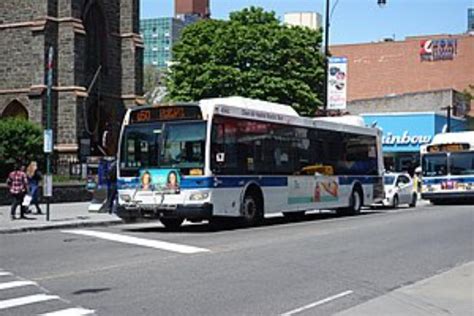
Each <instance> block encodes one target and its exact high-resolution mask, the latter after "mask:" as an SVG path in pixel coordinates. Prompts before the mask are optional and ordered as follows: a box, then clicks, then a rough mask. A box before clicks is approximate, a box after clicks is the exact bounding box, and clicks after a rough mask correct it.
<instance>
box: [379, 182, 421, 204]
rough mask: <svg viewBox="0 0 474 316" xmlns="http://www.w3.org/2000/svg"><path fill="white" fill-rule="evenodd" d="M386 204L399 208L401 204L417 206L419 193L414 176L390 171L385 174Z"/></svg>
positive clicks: (384, 201)
mask: <svg viewBox="0 0 474 316" xmlns="http://www.w3.org/2000/svg"><path fill="white" fill-rule="evenodd" d="M384 187H385V199H384V200H383V201H382V203H383V205H384V206H389V207H392V208H397V207H398V206H399V205H400V204H408V206H410V207H415V206H416V201H417V199H418V195H417V193H416V190H415V186H414V183H413V180H412V178H411V177H410V175H409V174H407V173H388V174H386V175H385V176H384Z"/></svg>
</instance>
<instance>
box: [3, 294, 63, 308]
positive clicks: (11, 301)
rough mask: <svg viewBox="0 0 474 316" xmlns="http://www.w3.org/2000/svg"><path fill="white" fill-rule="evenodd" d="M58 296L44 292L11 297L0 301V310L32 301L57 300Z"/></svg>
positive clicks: (31, 302)
mask: <svg viewBox="0 0 474 316" xmlns="http://www.w3.org/2000/svg"><path fill="white" fill-rule="evenodd" d="M58 299H59V296H56V295H46V294H35V295H29V296H23V297H17V298H12V299H9V300H4V301H0V310H2V309H7V308H11V307H17V306H22V305H28V304H33V303H39V302H45V301H51V300H58Z"/></svg>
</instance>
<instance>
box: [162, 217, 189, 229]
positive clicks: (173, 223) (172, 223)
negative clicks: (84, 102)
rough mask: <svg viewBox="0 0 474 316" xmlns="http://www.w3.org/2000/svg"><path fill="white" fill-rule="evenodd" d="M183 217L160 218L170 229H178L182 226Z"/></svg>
mask: <svg viewBox="0 0 474 316" xmlns="http://www.w3.org/2000/svg"><path fill="white" fill-rule="evenodd" d="M183 221H184V219H183V218H166V217H165V218H160V222H161V223H162V224H163V225H164V226H165V228H166V229H168V230H176V229H178V228H179V226H181V224H182V223H183Z"/></svg>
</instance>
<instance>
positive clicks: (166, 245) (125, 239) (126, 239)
mask: <svg viewBox="0 0 474 316" xmlns="http://www.w3.org/2000/svg"><path fill="white" fill-rule="evenodd" d="M61 232H62V233H66V234H76V235H83V236H89V237H96V238H101V239H105V240H110V241H115V242H121V243H125V244H131V245H138V246H143V247H149V248H155V249H161V250H167V251H172V252H178V253H183V254H193V253H199V252H209V251H210V250H209V249H205V248H198V247H194V246H187V245H181V244H175V243H171V242H166V241H160V240H153V239H144V238H138V237H132V236H126V235H119V234H113V233H105V232H99V231H93V230H81V229H78V230H62V231H61Z"/></svg>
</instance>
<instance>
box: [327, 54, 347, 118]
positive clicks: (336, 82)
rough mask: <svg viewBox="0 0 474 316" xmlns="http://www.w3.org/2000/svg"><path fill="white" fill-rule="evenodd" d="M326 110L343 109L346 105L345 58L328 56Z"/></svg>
mask: <svg viewBox="0 0 474 316" xmlns="http://www.w3.org/2000/svg"><path fill="white" fill-rule="evenodd" d="M328 68H329V71H328V82H327V85H328V97H327V109H328V110H345V109H346V107H347V58H346V57H330V58H329V64H328Z"/></svg>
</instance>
